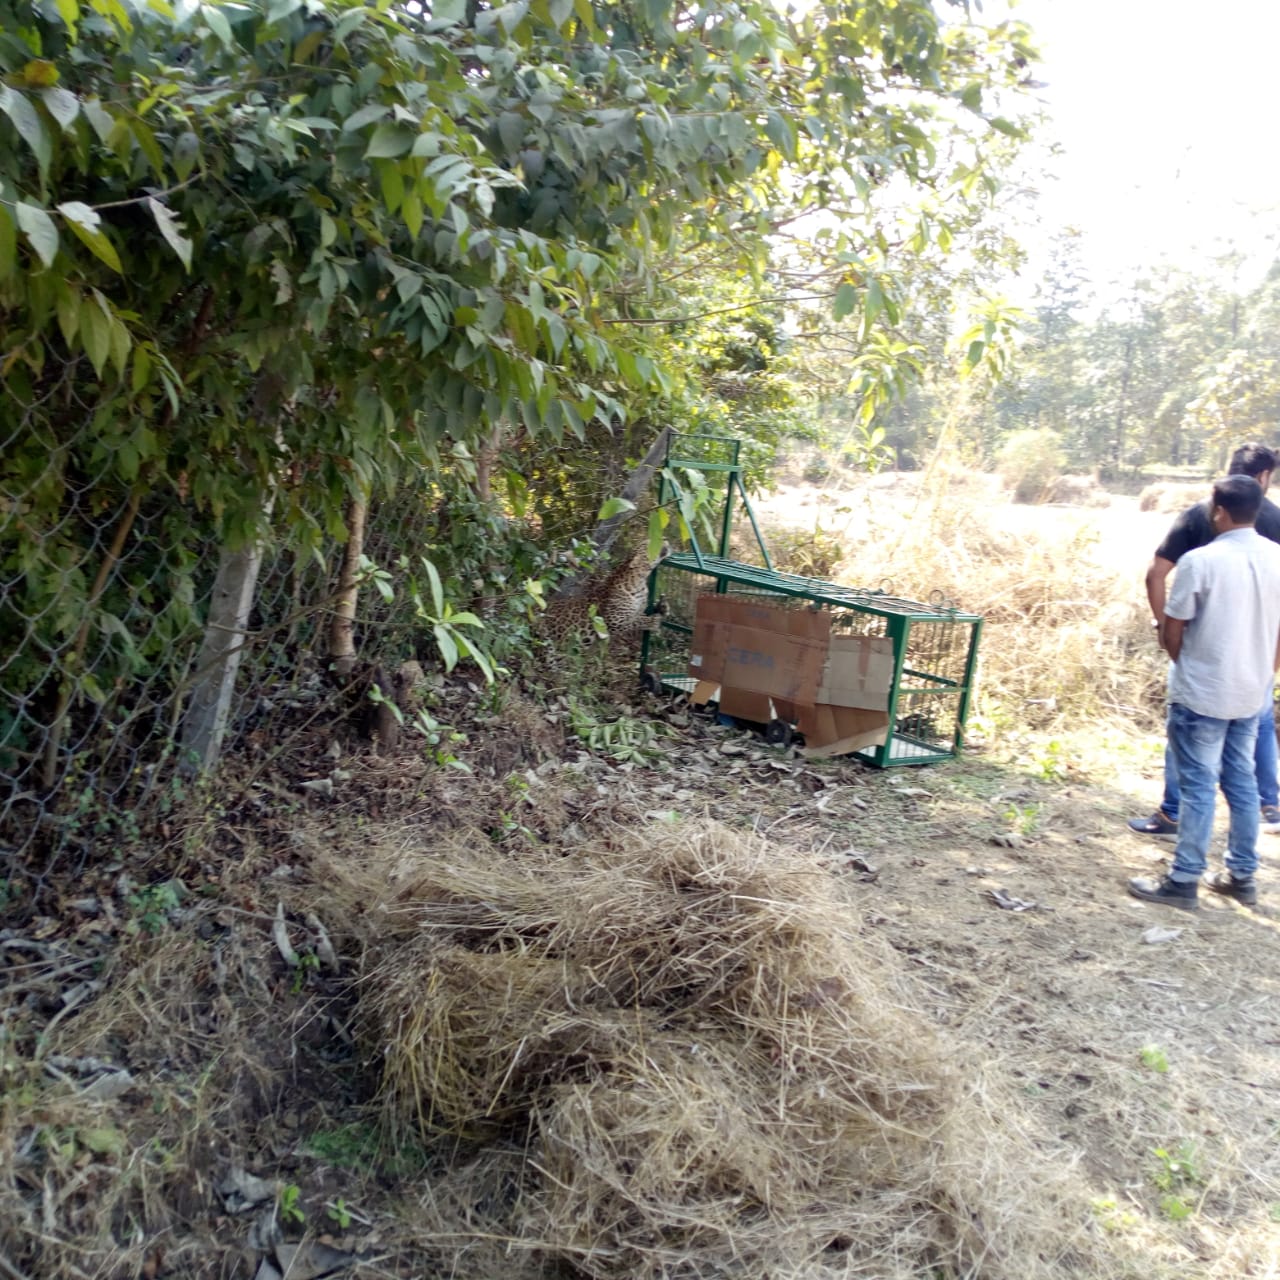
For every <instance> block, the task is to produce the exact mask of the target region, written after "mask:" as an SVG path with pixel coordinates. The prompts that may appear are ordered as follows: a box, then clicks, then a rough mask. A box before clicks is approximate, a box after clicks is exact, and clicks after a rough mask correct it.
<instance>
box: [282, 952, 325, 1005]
mask: <svg viewBox="0 0 1280 1280" xmlns="http://www.w3.org/2000/svg"><path fill="white" fill-rule="evenodd" d="M319 968H320V957H319V956H318V955H316V953H315V952H314V951H311V950H306V951H300V952H299V953H298V963H297V964H296V965H295V966H294V970H293V982H292V983H291V984H290V986H289V994H290V995H295V996H296V995H297V994H298V993H299V992H300V991H301V990H302V988H303V987H305V986H306V985H307V978H308V977H309V976H310V975H311V974H313V973H315V972H317V971H318V970H319Z"/></svg>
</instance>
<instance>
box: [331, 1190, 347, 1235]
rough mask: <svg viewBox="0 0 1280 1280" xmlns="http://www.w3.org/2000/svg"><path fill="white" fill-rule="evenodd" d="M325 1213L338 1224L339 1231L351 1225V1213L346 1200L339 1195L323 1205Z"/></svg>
mask: <svg viewBox="0 0 1280 1280" xmlns="http://www.w3.org/2000/svg"><path fill="white" fill-rule="evenodd" d="M325 1213H326V1214H327V1215H328V1216H329V1217H330V1218H332V1219H333V1221H334V1222H336V1223H337V1224H338V1230H339V1231H345V1230H346V1229H347V1228H348V1227H349V1226H350V1225H351V1213H350V1211H349V1210H348V1208H347V1202H346V1201H345V1200H344V1199H343V1198H342V1197H341V1196H339V1197H338V1198H337V1199H336V1200H335V1201H333V1203H332V1204H329V1205H326V1206H325Z"/></svg>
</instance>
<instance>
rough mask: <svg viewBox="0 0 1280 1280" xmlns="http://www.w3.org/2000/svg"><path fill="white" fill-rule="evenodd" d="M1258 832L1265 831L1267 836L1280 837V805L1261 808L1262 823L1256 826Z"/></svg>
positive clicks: (1267, 805) (1265, 805) (1266, 805)
mask: <svg viewBox="0 0 1280 1280" xmlns="http://www.w3.org/2000/svg"><path fill="white" fill-rule="evenodd" d="M1258 830H1259V831H1265V832H1267V834H1268V835H1273V836H1275V835H1280V805H1274V804H1264V805H1263V806H1262V821H1261V822H1260V823H1259V824H1258Z"/></svg>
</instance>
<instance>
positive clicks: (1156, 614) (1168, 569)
mask: <svg viewBox="0 0 1280 1280" xmlns="http://www.w3.org/2000/svg"><path fill="white" fill-rule="evenodd" d="M1172 572H1173V561H1172V560H1166V559H1165V558H1164V556H1162V555H1160V554H1159V553H1157V554H1156V555H1154V556H1152V558H1151V567H1150V568H1149V569H1148V570H1147V603H1148V604H1149V605H1150V606H1151V616H1152V617H1153V618H1154V619H1155V620H1156V640H1157V642H1158V643H1159V644H1160V646H1161V648H1164V647H1166V646H1165V636H1164V628H1165V617H1164V606H1165V599H1166V590H1167V588H1168V585H1169V575H1170V574H1171V573H1172Z"/></svg>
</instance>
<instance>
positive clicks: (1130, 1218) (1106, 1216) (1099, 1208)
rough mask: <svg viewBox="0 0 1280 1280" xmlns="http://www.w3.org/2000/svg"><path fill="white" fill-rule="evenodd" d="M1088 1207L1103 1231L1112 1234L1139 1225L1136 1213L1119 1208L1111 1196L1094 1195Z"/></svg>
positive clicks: (1129, 1229)
mask: <svg viewBox="0 0 1280 1280" xmlns="http://www.w3.org/2000/svg"><path fill="white" fill-rule="evenodd" d="M1090 1207H1091V1208H1092V1210H1093V1216H1094V1217H1095V1218H1097V1220H1098V1225H1099V1226H1100V1227H1101V1228H1102V1229H1103V1230H1104V1231H1107V1232H1110V1233H1112V1234H1114V1233H1116V1232H1120V1231H1132V1230H1133V1228H1134V1227H1136V1226H1138V1225H1139V1222H1140V1219H1139V1218H1138V1215H1137V1214H1135V1213H1130V1212H1129V1211H1128V1210H1127V1209H1121V1208H1120V1206H1119V1204H1118V1203H1117V1202H1116V1201H1115V1200H1114V1199H1113V1198H1112V1197H1111V1196H1098V1197H1096V1198H1095V1199H1094V1200H1093V1201H1092V1203H1091V1205H1090Z"/></svg>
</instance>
